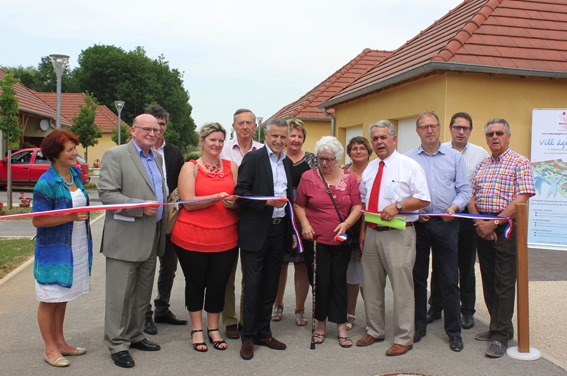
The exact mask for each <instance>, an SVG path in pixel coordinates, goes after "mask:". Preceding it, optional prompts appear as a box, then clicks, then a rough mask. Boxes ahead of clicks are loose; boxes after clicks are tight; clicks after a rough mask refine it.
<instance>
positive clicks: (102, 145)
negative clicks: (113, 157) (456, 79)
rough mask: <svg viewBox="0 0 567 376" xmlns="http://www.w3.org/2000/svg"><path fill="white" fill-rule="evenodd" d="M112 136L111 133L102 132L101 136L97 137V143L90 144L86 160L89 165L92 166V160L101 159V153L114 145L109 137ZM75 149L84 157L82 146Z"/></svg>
mask: <svg viewBox="0 0 567 376" xmlns="http://www.w3.org/2000/svg"><path fill="white" fill-rule="evenodd" d="M111 136H112V134H111V133H103V134H102V137H101V138H99V139H98V144H96V145H95V146H91V147H90V148H89V160H88V161H87V162H88V164H89V167H92V165H93V162H94V161H96V160H97V159H98V160H99V161H102V155H103V154H104V153H105V152H106V151H107V150H108V149H110V148H113V147H114V146H116V143H114V141H112V140H111V139H110V137H111ZM77 150H78V151H79V155H80V156H81V157H83V158H84V156H85V149H83V147H82V146H80V145H79V146H78V147H77Z"/></svg>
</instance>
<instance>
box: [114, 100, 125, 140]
mask: <svg viewBox="0 0 567 376" xmlns="http://www.w3.org/2000/svg"><path fill="white" fill-rule="evenodd" d="M114 105H115V106H116V110H118V145H120V137H121V135H122V120H120V114H121V113H122V108H123V107H124V101H114Z"/></svg>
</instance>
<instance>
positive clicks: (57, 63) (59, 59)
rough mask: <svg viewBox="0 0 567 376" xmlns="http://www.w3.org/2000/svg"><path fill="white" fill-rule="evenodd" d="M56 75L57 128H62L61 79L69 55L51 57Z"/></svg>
mask: <svg viewBox="0 0 567 376" xmlns="http://www.w3.org/2000/svg"><path fill="white" fill-rule="evenodd" d="M49 58H50V59H51V64H53V69H54V70H55V75H56V76H57V125H56V128H57V129H59V128H61V77H62V76H63V72H64V71H65V68H67V65H68V64H69V56H67V55H49Z"/></svg>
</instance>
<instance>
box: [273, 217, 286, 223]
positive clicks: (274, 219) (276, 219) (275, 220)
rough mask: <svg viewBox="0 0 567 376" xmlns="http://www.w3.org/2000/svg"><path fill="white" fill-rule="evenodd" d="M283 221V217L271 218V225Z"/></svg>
mask: <svg viewBox="0 0 567 376" xmlns="http://www.w3.org/2000/svg"><path fill="white" fill-rule="evenodd" d="M283 221H285V217H279V218H272V224H273V225H279V224H280V223H282V222H283Z"/></svg>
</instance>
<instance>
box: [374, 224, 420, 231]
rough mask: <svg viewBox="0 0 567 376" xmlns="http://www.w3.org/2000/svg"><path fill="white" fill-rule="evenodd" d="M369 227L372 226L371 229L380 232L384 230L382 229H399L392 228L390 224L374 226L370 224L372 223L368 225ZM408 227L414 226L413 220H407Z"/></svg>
mask: <svg viewBox="0 0 567 376" xmlns="http://www.w3.org/2000/svg"><path fill="white" fill-rule="evenodd" d="M368 227H370V228H371V229H373V230H375V231H378V232H382V231H390V230H397V228H392V227H388V226H382V227H378V226H376V227H372V226H370V224H369V225H368ZM406 227H413V222H406Z"/></svg>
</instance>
